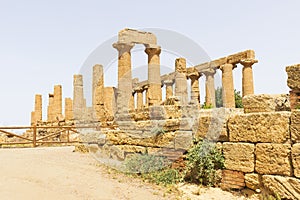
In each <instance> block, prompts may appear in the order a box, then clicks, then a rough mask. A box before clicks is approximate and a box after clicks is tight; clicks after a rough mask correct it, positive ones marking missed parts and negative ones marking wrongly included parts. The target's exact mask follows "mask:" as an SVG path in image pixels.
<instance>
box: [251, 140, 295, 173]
mask: <svg viewBox="0 0 300 200" xmlns="http://www.w3.org/2000/svg"><path fill="white" fill-rule="evenodd" d="M290 151H291V145H290V144H268V143H260V144H257V145H256V149H255V156H256V163H255V171H256V172H258V173H259V174H272V175H286V176H291V175H292V171H291V164H290V159H289V156H290Z"/></svg>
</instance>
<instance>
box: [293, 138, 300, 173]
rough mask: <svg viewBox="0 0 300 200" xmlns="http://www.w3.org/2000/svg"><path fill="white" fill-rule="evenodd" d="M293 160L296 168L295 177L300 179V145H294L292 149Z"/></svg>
mask: <svg viewBox="0 0 300 200" xmlns="http://www.w3.org/2000/svg"><path fill="white" fill-rule="evenodd" d="M292 159H293V161H292V162H293V167H294V175H295V176H296V177H297V178H300V143H298V144H294V145H293V147H292Z"/></svg>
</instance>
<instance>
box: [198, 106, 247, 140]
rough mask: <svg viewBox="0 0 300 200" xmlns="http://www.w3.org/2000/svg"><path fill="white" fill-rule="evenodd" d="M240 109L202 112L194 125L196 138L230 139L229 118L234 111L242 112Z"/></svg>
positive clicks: (219, 109)
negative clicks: (228, 130)
mask: <svg viewBox="0 0 300 200" xmlns="http://www.w3.org/2000/svg"><path fill="white" fill-rule="evenodd" d="M240 112H241V111H240V110H239V109H225V108H218V109H210V110H208V111H205V112H200V113H199V117H198V123H195V124H194V125H193V131H194V132H195V138H196V139H203V138H207V139H209V140H213V141H228V134H227V120H228V118H229V117H230V116H231V115H233V114H234V113H240Z"/></svg>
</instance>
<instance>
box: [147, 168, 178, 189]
mask: <svg viewBox="0 0 300 200" xmlns="http://www.w3.org/2000/svg"><path fill="white" fill-rule="evenodd" d="M143 178H146V179H148V180H150V181H151V182H154V183H156V184H162V185H165V186H166V185H171V184H175V183H178V182H180V181H181V180H182V176H181V174H180V173H179V171H178V170H176V169H171V168H167V169H164V170H161V171H156V172H153V173H149V174H144V175H143Z"/></svg>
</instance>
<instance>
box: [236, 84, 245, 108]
mask: <svg viewBox="0 0 300 200" xmlns="http://www.w3.org/2000/svg"><path fill="white" fill-rule="evenodd" d="M242 98H243V97H242V95H241V92H240V91H237V90H236V89H234V99H235V107H236V108H243V102H242Z"/></svg>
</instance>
